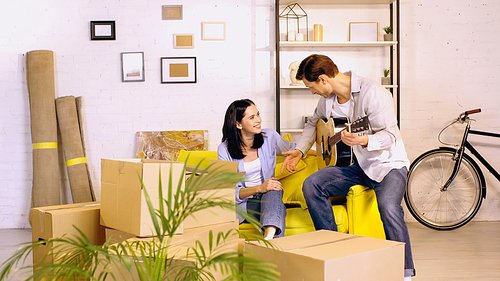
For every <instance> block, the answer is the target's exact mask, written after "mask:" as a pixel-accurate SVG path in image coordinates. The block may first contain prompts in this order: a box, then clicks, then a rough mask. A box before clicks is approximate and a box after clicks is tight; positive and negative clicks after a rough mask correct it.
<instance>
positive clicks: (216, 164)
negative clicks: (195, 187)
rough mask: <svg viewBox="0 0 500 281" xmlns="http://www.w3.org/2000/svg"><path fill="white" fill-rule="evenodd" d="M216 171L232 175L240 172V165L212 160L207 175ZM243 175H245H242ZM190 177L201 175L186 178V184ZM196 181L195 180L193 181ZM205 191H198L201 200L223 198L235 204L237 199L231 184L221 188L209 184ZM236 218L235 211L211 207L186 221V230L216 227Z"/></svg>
mask: <svg viewBox="0 0 500 281" xmlns="http://www.w3.org/2000/svg"><path fill="white" fill-rule="evenodd" d="M214 171H217V172H220V171H227V172H232V173H237V172H238V163H237V162H232V161H223V160H216V159H211V160H210V166H209V168H208V169H207V175H210V173H213V172H214ZM242 175H243V174H242ZM190 177H200V175H199V174H191V175H188V176H187V177H186V178H187V179H186V183H187V182H188V181H189V180H190ZM194 180H196V179H195V178H193V181H194ZM202 189H203V190H200V191H198V197H201V198H210V197H211V198H223V199H225V200H228V201H231V202H232V203H233V204H234V200H235V199H234V198H235V193H234V192H235V186H234V184H230V185H227V186H220V185H214V184H207V185H204V186H203V187H202ZM235 218H236V215H235V210H234V209H232V210H228V209H222V208H221V207H211V208H207V209H204V210H201V211H199V212H196V213H194V214H192V215H191V216H189V217H187V218H186V219H185V220H184V230H186V229H189V228H193V227H199V226H205V225H214V224H219V223H225V222H231V221H234V220H235Z"/></svg>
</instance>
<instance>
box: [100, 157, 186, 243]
mask: <svg viewBox="0 0 500 281" xmlns="http://www.w3.org/2000/svg"><path fill="white" fill-rule="evenodd" d="M171 165H172V179H173V182H172V187H173V188H174V191H173V194H175V190H177V187H178V183H179V181H180V182H181V189H184V178H183V177H184V174H183V173H182V170H183V166H184V163H180V162H173V163H171V162H170V161H163V160H148V159H128V160H112V159H102V160H101V219H102V220H101V224H103V225H104V226H106V227H109V228H113V229H117V230H121V231H124V232H127V233H130V234H133V235H135V236H152V235H153V234H154V226H153V222H152V220H151V215H150V213H149V210H148V206H147V204H146V199H145V196H144V192H143V190H142V186H141V182H140V180H139V177H140V178H142V181H143V183H144V186H145V187H146V189H147V191H148V195H149V197H150V198H151V202H152V204H153V207H154V208H155V209H158V208H159V200H158V186H159V185H158V184H159V176H160V169H161V180H162V190H163V194H164V197H166V196H167V192H168V186H169V179H170V166H171ZM177 231H178V232H177V233H182V231H183V229H182V227H180V228H179V229H178V230H177Z"/></svg>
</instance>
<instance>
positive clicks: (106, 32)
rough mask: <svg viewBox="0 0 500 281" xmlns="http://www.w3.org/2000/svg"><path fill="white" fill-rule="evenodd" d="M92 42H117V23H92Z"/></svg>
mask: <svg viewBox="0 0 500 281" xmlns="http://www.w3.org/2000/svg"><path fill="white" fill-rule="evenodd" d="M90 40H116V30H115V21H91V22H90Z"/></svg>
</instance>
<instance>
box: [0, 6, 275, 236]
mask: <svg viewBox="0 0 500 281" xmlns="http://www.w3.org/2000/svg"><path fill="white" fill-rule="evenodd" d="M10 2H11V3H7V4H4V6H3V8H2V12H0V13H1V17H0V18H1V19H0V31H1V33H2V37H3V39H2V40H1V42H0V50H1V52H2V54H1V56H0V83H1V87H0V98H1V105H0V120H1V121H0V168H1V171H2V173H0V186H1V188H2V191H3V192H2V196H1V197H0V228H19V227H29V223H28V220H27V215H28V211H29V207H30V200H31V197H30V196H31V187H32V183H31V181H32V155H31V134H30V113H29V99H28V93H27V89H26V78H25V75H26V74H25V67H24V65H25V59H24V54H25V53H26V52H28V51H30V50H36V49H49V50H53V51H54V53H55V71H56V79H55V80H56V96H57V97H58V96H65V95H74V96H82V97H83V109H82V111H83V122H84V123H83V126H84V129H85V141H86V149H87V153H88V155H87V156H88V160H89V166H90V169H91V177H92V181H93V185H94V188H95V189H96V193H97V195H98V197H99V194H100V192H99V188H100V159H101V158H125V157H129V158H130V157H134V156H135V132H136V131H146V130H190V129H203V130H208V131H209V145H210V149H212V150H214V149H216V147H217V145H218V143H219V142H220V138H221V133H220V132H221V126H222V121H223V115H224V113H225V110H226V108H227V106H228V105H229V103H230V102H232V101H233V100H235V99H240V98H247V97H248V98H251V99H253V100H254V101H255V102H256V103H257V105H258V106H259V109H260V111H261V112H262V115H263V117H264V118H265V121H264V122H265V125H266V126H268V127H274V123H275V121H274V77H273V75H274V72H273V71H272V70H271V68H270V65H272V64H273V57H272V51H273V44H274V40H273V38H272V34H273V32H272V27H273V26H274V23H273V21H274V20H273V19H274V17H273V15H274V14H273V3H272V1H248V0H237V1H234V0H231V1H167V2H168V3H162V2H159V1H149V2H143V1H132V0H125V1H123V0H122V1H111V0H109V1H91V2H89V1H81V0H80V1H71V3H70V2H64V1H55V0H52V1H43V2H37V1H10ZM162 4H182V5H183V14H184V19H183V20H181V21H162V20H161V5H162ZM91 20H115V21H116V38H117V40H116V41H91V40H90V31H89V26H90V21H91ZM202 21H223V22H226V28H227V30H226V40H225V41H202V40H201V28H202ZM174 33H193V34H194V35H195V48H194V49H187V50H181V49H173V34H174ZM134 51H138V52H144V54H145V77H146V81H145V82H140V83H122V82H121V72H120V68H121V62H120V53H121V52H134ZM170 56H172V57H176V56H193V57H196V58H197V67H198V68H197V70H198V71H197V74H198V82H197V83H196V84H161V83H160V57H170Z"/></svg>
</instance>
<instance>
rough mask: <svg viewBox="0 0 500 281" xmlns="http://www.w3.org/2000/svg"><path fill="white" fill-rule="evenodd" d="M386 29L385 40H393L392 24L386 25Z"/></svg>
mask: <svg viewBox="0 0 500 281" xmlns="http://www.w3.org/2000/svg"><path fill="white" fill-rule="evenodd" d="M383 29H384V32H385V34H384V41H392V26H390V25H389V26H386V27H384V28H383Z"/></svg>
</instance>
